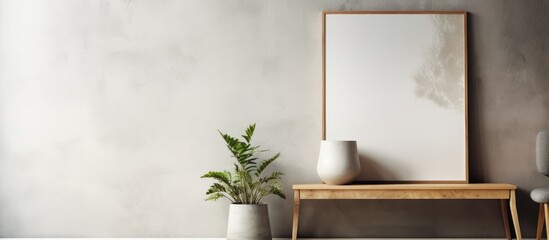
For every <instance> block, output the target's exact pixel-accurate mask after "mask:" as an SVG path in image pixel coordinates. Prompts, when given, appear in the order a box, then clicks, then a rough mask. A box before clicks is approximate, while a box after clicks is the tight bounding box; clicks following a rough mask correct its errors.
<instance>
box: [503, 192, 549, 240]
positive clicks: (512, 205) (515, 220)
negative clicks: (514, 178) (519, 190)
mask: <svg viewBox="0 0 549 240" xmlns="http://www.w3.org/2000/svg"><path fill="white" fill-rule="evenodd" d="M509 207H510V208H511V217H512V218H513V225H514V226H515V234H516V235H517V240H521V239H522V233H521V232H520V224H519V218H518V212H517V197H516V193H515V190H511V193H510V199H509ZM545 214H546V216H547V212H546V213H545Z"/></svg>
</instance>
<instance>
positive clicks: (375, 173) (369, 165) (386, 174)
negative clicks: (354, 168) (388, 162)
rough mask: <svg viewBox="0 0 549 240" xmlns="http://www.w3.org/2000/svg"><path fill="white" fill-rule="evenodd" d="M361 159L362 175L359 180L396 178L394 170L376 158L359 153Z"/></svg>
mask: <svg viewBox="0 0 549 240" xmlns="http://www.w3.org/2000/svg"><path fill="white" fill-rule="evenodd" d="M358 158H359V160H360V175H359V176H358V178H357V180H358V181H365V180H366V179H379V180H381V179H396V175H395V173H394V172H392V171H391V170H389V169H388V168H386V167H384V166H383V165H381V164H379V162H378V161H376V160H375V159H373V158H371V157H369V156H367V155H364V154H359V156H358Z"/></svg>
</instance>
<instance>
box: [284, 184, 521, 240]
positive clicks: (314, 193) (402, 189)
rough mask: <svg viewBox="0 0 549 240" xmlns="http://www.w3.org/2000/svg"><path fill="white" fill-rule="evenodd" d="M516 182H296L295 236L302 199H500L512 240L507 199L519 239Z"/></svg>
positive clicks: (518, 239)
mask: <svg viewBox="0 0 549 240" xmlns="http://www.w3.org/2000/svg"><path fill="white" fill-rule="evenodd" d="M516 188H517V187H516V186H515V185H511V184H503V183H472V184H367V185H326V184H298V185H294V186H293V189H294V217H293V229H292V239H293V240H296V239H297V230H298V224H299V205H300V202H301V199H307V200H309V199H499V200H500V201H501V210H502V213H503V224H504V226H505V236H506V237H507V239H509V240H510V239H511V231H510V229H509V219H508V217H507V215H508V212H507V205H508V204H507V200H508V201H509V207H510V209H511V217H512V218H513V225H514V227H515V233H516V235H517V240H521V239H522V237H521V233H520V225H519V219H518V213H517V207H516V197H515V190H516Z"/></svg>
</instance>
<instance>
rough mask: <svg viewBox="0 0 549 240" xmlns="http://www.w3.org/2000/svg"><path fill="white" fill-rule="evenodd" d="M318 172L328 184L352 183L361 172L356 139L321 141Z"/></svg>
mask: <svg viewBox="0 0 549 240" xmlns="http://www.w3.org/2000/svg"><path fill="white" fill-rule="evenodd" d="M317 172H318V176H319V177H320V179H322V181H323V182H324V183H326V184H332V185H340V184H349V183H352V182H353V181H354V180H355V179H356V178H357V177H358V175H359V174H360V161H359V159H358V152H357V147H356V141H331V140H323V141H322V142H320V154H319V157H318V165H317Z"/></svg>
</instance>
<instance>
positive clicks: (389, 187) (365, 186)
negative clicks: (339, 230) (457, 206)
mask: <svg viewBox="0 0 549 240" xmlns="http://www.w3.org/2000/svg"><path fill="white" fill-rule="evenodd" d="M516 188H517V187H516V186H515V185H512V184H507V183H470V184H438V183H437V184H351V185H328V184H295V185H293V189H295V190H308V189H315V190H320V189H324V190H369V189H383V190H395V189H397V190H398V189H400V190H426V189H443V190H455V189H469V190H472V189H484V190H498V189H506V190H514V189H516ZM507 198H509V197H507Z"/></svg>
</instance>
